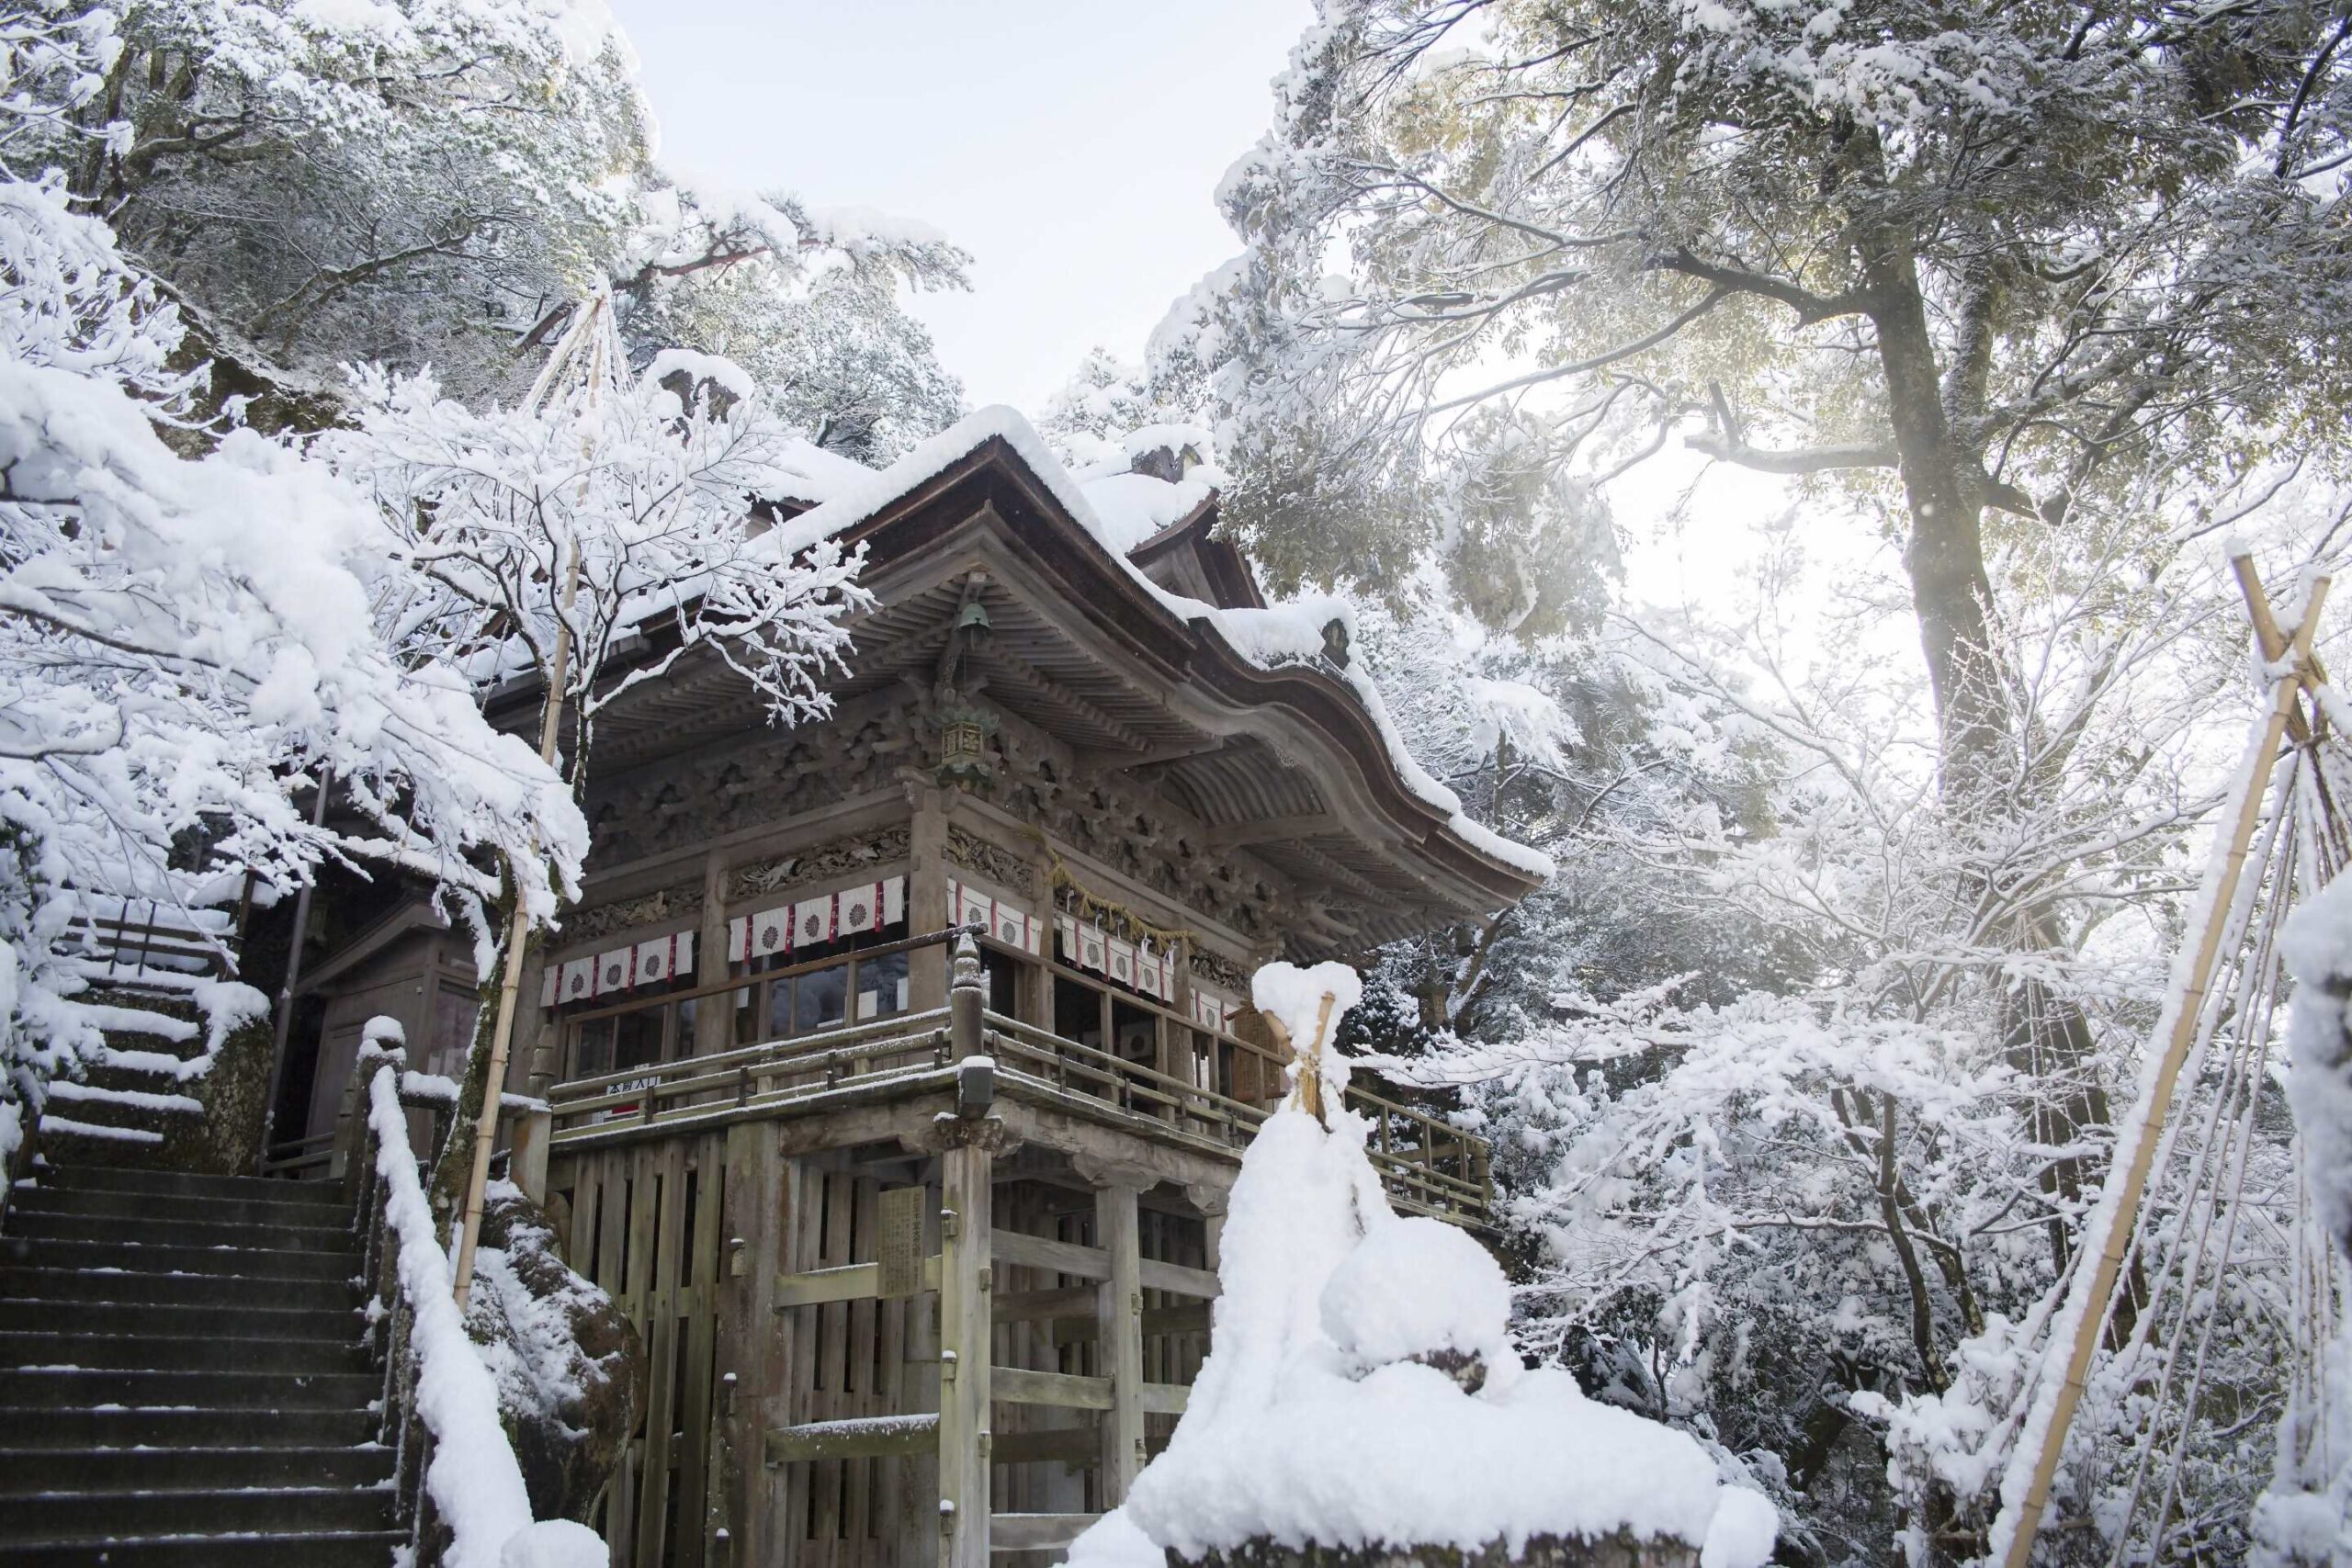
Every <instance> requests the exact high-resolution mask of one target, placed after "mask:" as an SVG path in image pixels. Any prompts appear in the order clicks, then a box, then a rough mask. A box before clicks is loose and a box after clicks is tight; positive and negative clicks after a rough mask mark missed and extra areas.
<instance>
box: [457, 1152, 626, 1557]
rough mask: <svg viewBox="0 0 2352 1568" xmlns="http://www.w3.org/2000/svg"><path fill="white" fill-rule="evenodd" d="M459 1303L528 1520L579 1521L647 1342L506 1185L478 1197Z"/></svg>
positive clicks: (596, 1486) (620, 1428)
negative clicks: (494, 1400) (475, 1237)
mask: <svg viewBox="0 0 2352 1568" xmlns="http://www.w3.org/2000/svg"><path fill="white" fill-rule="evenodd" d="M466 1305H467V1311H466V1326H467V1328H468V1329H469V1331H470V1332H471V1333H472V1335H473V1337H474V1338H475V1339H476V1340H477V1341H480V1342H481V1344H482V1345H483V1347H484V1353H485V1355H484V1359H487V1360H488V1361H489V1362H490V1365H491V1369H492V1371H493V1372H494V1373H495V1374H496V1376H497V1378H498V1404H499V1414H500V1416H502V1417H503V1420H504V1422H505V1425H506V1432H507V1436H508V1438H510V1439H511V1440H512V1441H513V1442H514V1445H515V1458H516V1459H517V1460H518V1461H521V1463H522V1467H523V1483H524V1485H525V1486H526V1488H527V1489H528V1490H529V1492H530V1496H531V1514H532V1517H535V1518H541V1519H549V1518H563V1519H579V1520H583V1521H584V1520H585V1519H586V1518H587V1517H588V1509H589V1507H590V1506H592V1505H593V1504H594V1502H595V1500H596V1495H597V1493H598V1492H600V1491H602V1490H603V1488H604V1486H605V1482H606V1481H607V1480H609V1479H610V1478H611V1476H612V1474H613V1472H614V1471H615V1470H616V1468H618V1466H619V1463H620V1455H621V1450H623V1448H624V1447H625V1446H626V1445H627V1444H628V1440H629V1436H630V1434H631V1433H632V1432H634V1431H635V1430H636V1427H637V1416H638V1411H639V1406H640V1404H642V1402H643V1400H644V1391H645V1383H646V1368H645V1347H644V1343H643V1341H642V1340H640V1339H639V1337H638V1333H637V1330H636V1328H635V1327H634V1326H632V1325H630V1323H629V1321H628V1318H627V1317H625V1316H623V1315H622V1314H621V1311H620V1309H619V1307H617V1306H616V1305H615V1304H614V1302H613V1299H612V1297H610V1296H608V1295H606V1294H605V1292H603V1291H600V1290H598V1289H597V1288H596V1287H595V1286H594V1285H593V1284H591V1283H589V1282H588V1281H587V1280H584V1279H582V1278H581V1277H580V1276H579V1275H578V1274H575V1273H573V1272H572V1271H571V1267H570V1266H569V1265H568V1264H567V1263H566V1262H565V1261H564V1257H563V1246H562V1242H561V1240H560V1237H559V1235H558V1234H557V1231H556V1228H555V1226H554V1225H553V1224H551V1223H549V1221H548V1215H547V1213H546V1211H544V1210H543V1209H541V1208H540V1207H539V1206H538V1205H537V1204H536V1203H534V1202H532V1201H530V1200H529V1199H527V1198H526V1197H524V1196H523V1194H522V1192H521V1190H518V1189H517V1188H515V1187H514V1186H513V1185H511V1184H509V1183H506V1182H493V1183H492V1185H491V1188H490V1190H489V1192H488V1193H487V1194H486V1197H485V1201H484V1202H483V1206H482V1219H481V1251H480V1253H479V1254H478V1255H477V1259H476V1265H475V1276H474V1285H473V1289H472V1291H471V1292H470V1294H469V1298H468V1301H467V1303H466Z"/></svg>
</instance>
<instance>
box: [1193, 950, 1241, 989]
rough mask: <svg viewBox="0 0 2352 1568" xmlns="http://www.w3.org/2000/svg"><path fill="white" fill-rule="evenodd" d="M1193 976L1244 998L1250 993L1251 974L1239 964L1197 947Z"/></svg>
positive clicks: (1194, 953)
mask: <svg viewBox="0 0 2352 1568" xmlns="http://www.w3.org/2000/svg"><path fill="white" fill-rule="evenodd" d="M1193 979H1195V980H1197V981H1199V982H1200V983H1201V984H1203V985H1204V986H1214V987H1216V988H1217V989H1218V990H1220V991H1227V992H1230V993H1232V994H1233V995H1234V996H1236V997H1239V998H1244V999H1247V998H1248V997H1249V995H1250V976H1248V975H1247V974H1245V973H1244V972H1243V971H1242V968H1241V966H1240V965H1239V964H1233V963H1228V962H1227V960H1226V959H1225V958H1224V957H1222V956H1221V955H1219V954H1217V953H1208V952H1204V950H1202V949H1200V948H1197V947H1196V948H1194V949H1193Z"/></svg>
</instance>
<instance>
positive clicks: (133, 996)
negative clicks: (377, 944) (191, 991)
mask: <svg viewBox="0 0 2352 1568" xmlns="http://www.w3.org/2000/svg"><path fill="white" fill-rule="evenodd" d="M93 999H96V1000H103V1001H110V1002H115V1003H118V1004H119V1005H121V1006H123V1007H125V1008H134V1009H137V1010H140V1011H142V1012H149V1013H154V1014H157V1015H160V1016H162V1017H166V1018H174V1019H178V1020H180V1021H184V1022H188V1023H196V1024H198V1025H199V1026H200V1023H201V1020H200V1017H199V1015H198V1011H197V1009H196V1008H195V1007H194V1006H193V1005H192V1004H190V1003H189V1002H187V1001H186V1000H184V999H181V998H172V997H157V996H153V995H149V994H143V993H136V992H125V993H122V994H120V995H116V996H108V995H105V994H99V995H98V996H96V997H95V998H93ZM271 1042H272V1034H271V1030H270V1022H269V1018H268V1015H267V1014H266V1012H262V1013H259V1014H257V1015H256V1016H254V1017H253V1018H251V1019H249V1020H248V1021H246V1022H245V1023H244V1024H243V1025H241V1026H240V1027H238V1028H236V1029H233V1030H232V1031H230V1032H229V1034H228V1036H227V1037H226V1038H225V1039H224V1040H222V1042H221V1043H220V1053H219V1054H218V1055H216V1056H214V1058H213V1060H212V1063H211V1065H210V1066H209V1067H208V1068H207V1069H206V1070H205V1071H204V1072H203V1073H201V1074H199V1075H198V1076H196V1077H187V1078H182V1077H177V1076H176V1075H175V1074H173V1073H170V1072H164V1071H153V1070H150V1069H146V1068H142V1067H136V1066H100V1067H96V1068H93V1069H92V1070H91V1071H90V1073H89V1074H88V1077H87V1079H86V1082H87V1084H88V1086H89V1087H91V1088H93V1089H106V1090H119V1091H123V1092H124V1093H126V1094H129V1095H134V1096H155V1097H162V1098H161V1100H159V1101H158V1102H156V1103H149V1104H142V1103H140V1102H138V1101H137V1100H117V1099H103V1100H90V1099H79V1100H76V1099H69V1098H66V1097H65V1096H62V1095H61V1096H60V1097H58V1098H56V1099H53V1100H51V1106H50V1113H49V1116H48V1117H45V1118H44V1124H43V1128H42V1133H41V1145H42V1147H43V1149H44V1150H45V1151H46V1152H47V1153H48V1154H49V1156H50V1157H51V1158H52V1159H56V1160H59V1161H61V1162H63V1163H69V1164H74V1165H99V1166H117V1167H135V1168H141V1169H149V1170H175V1171H186V1172H189V1173H191V1174H197V1175H208V1176H241V1175H250V1174H251V1173H252V1172H253V1170H254V1168H255V1166H256V1164H257V1162H258V1161H259V1158H260V1156H261V1141H262V1132H263V1122H264V1119H265V1117H266V1113H267V1110H268V1098H269V1077H270V1066H271V1061H270V1056H271ZM107 1045H108V1046H109V1047H111V1048H112V1049H113V1050H116V1051H119V1052H139V1053H147V1054H150V1055H156V1056H161V1057H168V1058H171V1059H173V1060H177V1061H186V1060H189V1059H192V1058H194V1057H195V1056H197V1055H199V1054H200V1053H201V1051H202V1049H203V1041H202V1038H201V1036H199V1037H198V1038H197V1039H193V1040H174V1039H172V1038H170V1037H169V1036H167V1035H164V1034H161V1033H148V1032H141V1031H137V1030H113V1031H109V1032H108V1033H107ZM67 1093H68V1094H70V1093H71V1091H70V1090H69V1091H67ZM182 1099H185V1100H194V1101H196V1102H197V1106H198V1109H193V1110H191V1109H189V1108H187V1107H186V1106H184V1105H178V1104H175V1103H172V1102H174V1101H176V1100H182ZM51 1118H57V1119H61V1120H62V1121H63V1122H67V1123H74V1122H79V1123H83V1124H85V1125H90V1126H96V1127H103V1128H107V1129H112V1130H116V1131H118V1132H119V1133H125V1134H131V1135H130V1136H128V1137H125V1136H112V1137H108V1136H87V1135H77V1134H74V1133H73V1132H71V1131H70V1130H69V1128H68V1127H60V1126H55V1125H52V1124H51Z"/></svg>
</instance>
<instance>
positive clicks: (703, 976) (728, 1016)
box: [693, 852, 735, 1056]
mask: <svg viewBox="0 0 2352 1568" xmlns="http://www.w3.org/2000/svg"><path fill="white" fill-rule="evenodd" d="M728 873H729V865H728V863H727V857H726V856H725V855H722V854H719V853H718V852H712V853H710V854H708V855H706V856H704V857H703V863H702V926H701V929H699V930H698V931H695V985H697V986H716V985H718V983H719V982H720V981H722V980H724V979H726V978H727V877H728ZM734 1031H735V998H733V997H731V996H729V995H727V994H725V993H723V992H722V993H721V994H719V995H718V996H715V997H705V998H703V999H702V1001H701V1003H700V1004H699V1005H698V1006H696V1007H695V1038H694V1044H693V1048H694V1053H695V1055H697V1056H707V1055H710V1054H711V1053H713V1052H715V1051H724V1050H726V1049H727V1048H728V1047H729V1045H732V1044H733V1043H735V1040H734Z"/></svg>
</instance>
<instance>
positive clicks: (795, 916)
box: [727, 876, 907, 964]
mask: <svg viewBox="0 0 2352 1568" xmlns="http://www.w3.org/2000/svg"><path fill="white" fill-rule="evenodd" d="M906 918H907V879H906V878H905V877H903V876H887V877H884V878H882V879H881V880H880V881H878V882H861V883H859V884H857V885H856V886H853V887H844V888H842V890H841V891H840V892H838V893H822V894H820V895H818V896H817V897H814V898H803V899H800V900H799V901H797V903H791V904H779V905H777V906H776V907H775V908H773V909H763V910H761V911H760V912H759V913H758V914H756V915H738V916H736V917H735V918H734V919H731V920H729V921H728V922H727V961H728V962H729V964H742V963H747V962H749V961H750V960H752V959H754V958H766V957H770V956H772V955H773V954H775V953H792V952H796V951H797V950H799V949H801V948H808V947H822V946H824V945H825V944H826V943H827V942H838V941H840V940H841V939H842V938H843V937H845V936H856V935H858V934H860V933H861V932H865V931H880V930H881V929H882V928H883V927H885V926H894V925H897V924H898V923H899V921H901V920H903V919H906Z"/></svg>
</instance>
